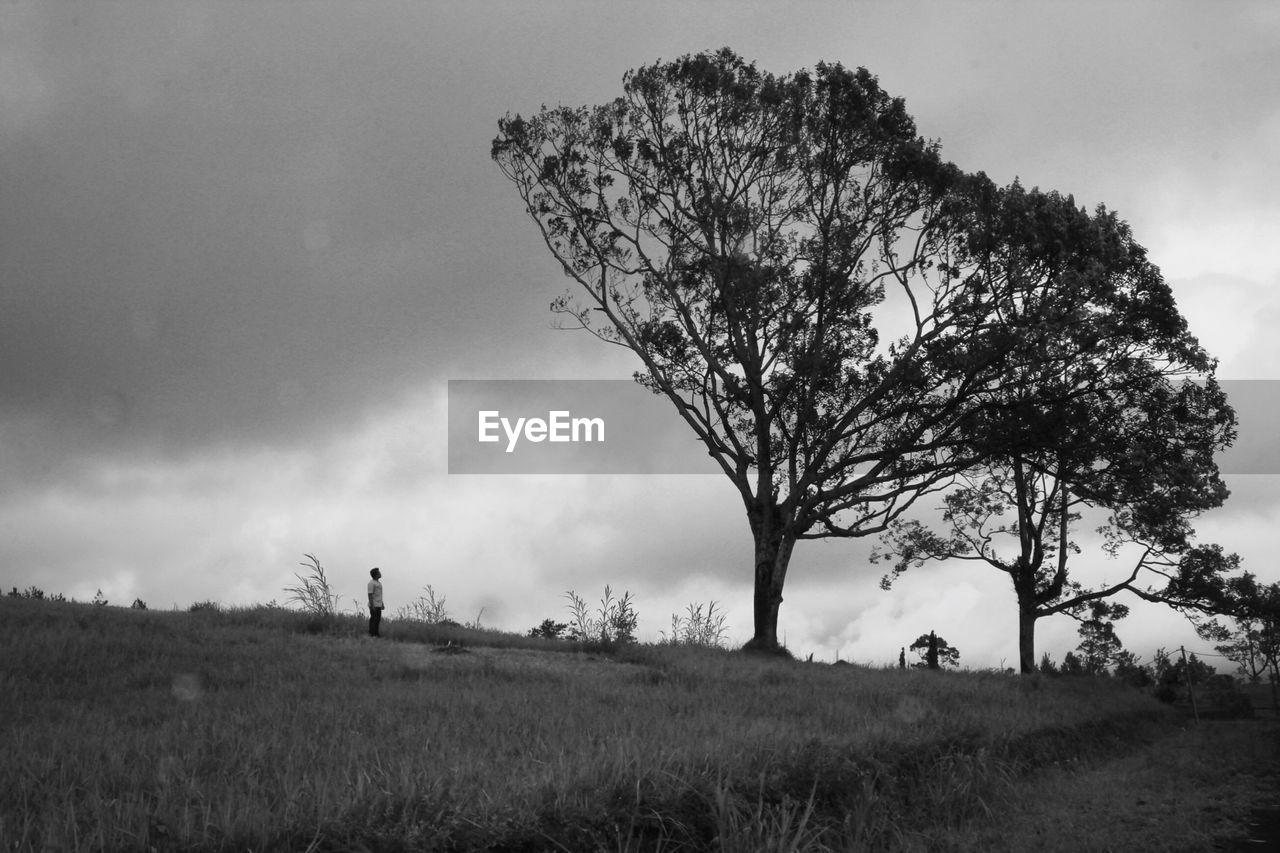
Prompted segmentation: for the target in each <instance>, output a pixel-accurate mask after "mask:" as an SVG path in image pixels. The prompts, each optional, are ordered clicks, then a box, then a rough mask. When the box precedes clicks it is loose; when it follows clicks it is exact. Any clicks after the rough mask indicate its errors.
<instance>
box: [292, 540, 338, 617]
mask: <svg viewBox="0 0 1280 853" xmlns="http://www.w3.org/2000/svg"><path fill="white" fill-rule="evenodd" d="M303 556H304V557H306V558H307V560H308V561H309V562H306V563H299V564H298V565H300V566H304V567H305V568H307V569H308V571H309V574H308V576H306V577H303V576H302V575H300V574H298V573H297V572H295V573H294V577H296V578H297V579H298V585H297V586H287V587H285V589H284V591H285V592H287V593H290V595H289V599H288V600H289V601H296V602H298V604H300V605H301V606H302V609H303V610H304V611H306V612H307V613H310V614H311V615H313V616H333V615H334V614H335V613H336V612H337V610H338V596H337V594H336V593H334V592H333V590H331V589H330V588H329V579H328V578H326V577H325V576H324V568H323V567H322V566H321V565H320V561H319V560H318V559H317V558H316V557H315V555H313V554H303Z"/></svg>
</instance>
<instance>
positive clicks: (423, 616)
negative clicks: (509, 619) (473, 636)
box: [396, 584, 479, 626]
mask: <svg viewBox="0 0 1280 853" xmlns="http://www.w3.org/2000/svg"><path fill="white" fill-rule="evenodd" d="M423 592H425V593H426V595H420V596H418V597H417V598H415V599H414V600H413V601H410V602H409V603H408V604H406V605H405V606H404V607H401V608H400V609H399V610H397V611H396V618H397V619H403V620H405V621H407V622H425V623H426V624H428V625H454V626H456V625H457V624H458V623H457V622H456V621H454V620H453V619H451V618H450V617H449V611H448V610H446V609H445V606H444V602H445V598H444V596H443V595H436V591H435V590H434V589H432V588H431V585H430V584H428V585H427V586H425V587H423ZM476 619H477V621H479V617H478V616H477V617H476Z"/></svg>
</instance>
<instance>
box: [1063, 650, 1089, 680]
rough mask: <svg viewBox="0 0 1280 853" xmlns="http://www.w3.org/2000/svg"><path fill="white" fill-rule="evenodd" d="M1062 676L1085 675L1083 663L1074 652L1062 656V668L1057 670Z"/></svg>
mask: <svg viewBox="0 0 1280 853" xmlns="http://www.w3.org/2000/svg"><path fill="white" fill-rule="evenodd" d="M1058 671H1059V673H1061V674H1062V675H1087V674H1088V670H1086V669H1085V666H1084V661H1083V660H1081V659H1080V657H1079V656H1078V655H1077V654H1076V653H1075V652H1067V653H1066V654H1065V655H1063V656H1062V666H1061V667H1060V668H1059V670H1058Z"/></svg>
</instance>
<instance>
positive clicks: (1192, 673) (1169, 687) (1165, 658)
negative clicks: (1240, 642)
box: [1152, 649, 1216, 702]
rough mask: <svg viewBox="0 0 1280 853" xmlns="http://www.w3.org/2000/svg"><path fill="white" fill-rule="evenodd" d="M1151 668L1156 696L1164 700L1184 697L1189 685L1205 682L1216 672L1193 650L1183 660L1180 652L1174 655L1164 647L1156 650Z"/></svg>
mask: <svg viewBox="0 0 1280 853" xmlns="http://www.w3.org/2000/svg"><path fill="white" fill-rule="evenodd" d="M1152 669H1153V672H1154V676H1155V681H1156V688H1155V695H1156V698H1158V699H1161V700H1163V701H1165V702H1173V701H1176V700H1177V699H1178V698H1180V697H1185V696H1186V695H1187V690H1188V689H1189V687H1191V686H1194V685H1196V684H1207V683H1208V682H1209V679H1210V678H1212V677H1213V676H1214V675H1215V674H1216V673H1215V671H1214V669H1213V667H1212V666H1209V665H1208V664H1207V663H1205V662H1203V661H1202V660H1200V659H1199V658H1197V657H1196V655H1195V653H1194V652H1192V653H1191V654H1190V655H1188V656H1187V658H1186V659H1185V660H1184V659H1183V657H1182V655H1181V654H1180V653H1179V654H1176V655H1175V654H1171V653H1169V652H1166V651H1165V650H1164V649H1158V650H1156V653H1155V659H1154V661H1153V663H1152Z"/></svg>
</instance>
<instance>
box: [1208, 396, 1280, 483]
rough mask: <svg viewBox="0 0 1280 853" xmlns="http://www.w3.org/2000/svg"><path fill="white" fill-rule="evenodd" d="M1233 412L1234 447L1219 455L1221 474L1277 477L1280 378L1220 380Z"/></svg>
mask: <svg viewBox="0 0 1280 853" xmlns="http://www.w3.org/2000/svg"><path fill="white" fill-rule="evenodd" d="M1218 384H1219V385H1221V386H1222V390H1223V391H1225V392H1226V395H1227V403H1228V404H1229V405H1230V406H1231V408H1233V409H1235V412H1236V420H1237V425H1236V440H1235V444H1233V445H1232V446H1231V447H1229V448H1227V449H1226V450H1225V451H1223V452H1222V453H1221V454H1220V455H1219V456H1218V470H1219V471H1221V472H1222V473H1223V474H1280V379H1220V380H1218Z"/></svg>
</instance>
